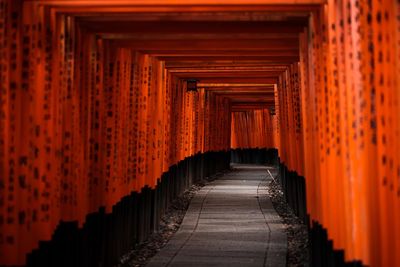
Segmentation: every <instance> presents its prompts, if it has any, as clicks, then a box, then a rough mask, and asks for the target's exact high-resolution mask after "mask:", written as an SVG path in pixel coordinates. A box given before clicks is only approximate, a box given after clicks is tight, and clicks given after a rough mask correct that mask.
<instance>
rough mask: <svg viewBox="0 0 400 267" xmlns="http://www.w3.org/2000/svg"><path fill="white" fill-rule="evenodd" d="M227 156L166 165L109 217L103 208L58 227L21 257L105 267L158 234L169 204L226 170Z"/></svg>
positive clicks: (49, 266) (46, 263)
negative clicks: (150, 183)
mask: <svg viewBox="0 0 400 267" xmlns="http://www.w3.org/2000/svg"><path fill="white" fill-rule="evenodd" d="M230 156H231V154H230V151H221V152H207V153H204V154H197V155H194V156H192V157H188V158H186V159H184V160H182V161H181V162H179V163H178V164H176V165H174V166H171V167H170V168H169V170H168V172H166V173H164V174H163V175H162V176H161V177H160V179H159V180H158V182H157V186H156V188H155V189H151V188H149V187H144V188H143V189H142V190H141V192H132V193H131V194H130V195H128V196H125V197H123V198H122V199H121V200H120V201H119V202H118V203H117V204H115V206H114V207H113V209H112V212H111V213H110V214H106V213H105V209H104V208H100V209H99V211H98V212H96V213H93V214H89V215H88V216H87V218H86V223H85V224H84V226H83V227H82V228H78V224H77V223H76V222H60V224H59V226H58V227H57V229H56V230H55V232H54V234H53V237H52V239H51V240H50V241H46V242H40V246H39V249H36V250H34V251H32V252H31V253H30V254H29V255H28V257H27V266H34V267H56V266H57V267H78V266H79V267H92V266H93V267H111V266H115V265H116V264H117V263H118V261H119V259H120V257H121V256H122V255H124V254H125V253H127V252H128V251H129V250H131V249H132V248H133V247H134V246H135V245H136V244H138V243H140V242H143V241H145V240H146V239H148V237H149V236H150V235H151V234H152V233H154V232H157V231H158V227H159V222H160V219H161V216H162V215H163V214H165V211H166V210H167V209H168V206H169V204H170V203H171V202H172V201H173V200H174V199H175V198H176V197H178V196H180V195H181V194H182V193H183V192H184V191H185V190H186V189H188V188H189V187H190V186H191V185H192V184H193V183H196V182H197V181H200V180H202V179H204V178H205V177H206V176H210V175H212V174H214V173H216V172H220V171H223V170H225V169H229V164H230Z"/></svg>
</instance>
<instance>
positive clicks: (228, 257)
mask: <svg viewBox="0 0 400 267" xmlns="http://www.w3.org/2000/svg"><path fill="white" fill-rule="evenodd" d="M268 171H269V172H270V173H271V174H272V176H274V177H275V176H276V170H275V169H273V168H269V167H266V166H256V165H234V166H233V170H232V171H231V172H229V173H226V174H225V175H223V176H222V177H220V178H219V179H218V180H215V181H213V182H212V183H210V184H208V185H207V186H205V187H203V188H202V189H201V190H200V191H199V192H198V193H197V194H196V195H195V196H194V197H193V199H192V201H191V203H190V206H189V209H188V211H187V213H186V215H185V218H184V220H183V222H182V225H181V227H180V228H179V230H178V231H177V232H176V234H175V235H174V236H173V237H172V239H171V240H170V241H169V242H168V244H167V245H166V246H165V247H164V248H163V249H162V250H161V251H160V252H159V253H158V254H157V255H156V256H155V257H154V258H153V259H152V260H151V262H150V263H149V264H148V265H147V266H150V267H153V266H157V267H158V266H185V267H186V266H207V267H209V266H274V267H279V266H286V249H287V244H286V242H287V241H286V234H285V233H284V231H283V226H282V224H281V219H280V217H279V216H278V215H277V213H276V212H275V210H274V208H273V207H272V203H271V201H270V199H269V197H268V196H267V185H268V183H269V181H270V179H272V178H271V175H270V174H269V172H268Z"/></svg>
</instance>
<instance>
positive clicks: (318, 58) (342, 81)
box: [0, 0, 400, 266]
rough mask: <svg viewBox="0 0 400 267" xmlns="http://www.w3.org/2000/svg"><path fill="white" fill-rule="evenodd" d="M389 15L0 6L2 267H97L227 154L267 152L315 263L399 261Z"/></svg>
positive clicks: (290, 9)
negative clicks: (275, 157)
mask: <svg viewBox="0 0 400 267" xmlns="http://www.w3.org/2000/svg"><path fill="white" fill-rule="evenodd" d="M399 8H400V4H399V1H395V0H393V1H392V0H382V1H378V0H370V1H361V0H360V1H352V0H335V1H334V0H328V1H321V0H296V1H294V0H282V1H278V0H271V1H268V0H232V1H227V0H218V1H211V0H186V1H179V0H148V1H144V0H113V1H111V0H110V1H105V0H31V1H29V0H25V1H23V0H0V55H1V56H0V266H22V265H25V264H31V265H32V264H33V265H35V264H36V266H58V265H55V264H54V262H53V264H52V260H54V257H55V256H54V255H56V257H58V258H59V259H61V260H60V262H63V261H67V262H69V264H70V265H69V266H111V265H113V264H114V263H115V261H116V259H117V258H118V257H119V256H121V255H122V254H124V253H126V252H127V250H129V248H130V247H131V245H132V242H136V241H138V240H139V241H140V240H143V239H145V238H146V235H148V233H149V232H151V231H153V230H154V229H155V227H156V225H157V221H158V219H159V218H160V215H161V214H162V213H163V211H164V210H165V206H166V205H167V204H165V203H167V202H168V200H170V199H171V198H172V197H174V196H176V195H177V194H179V193H180V192H181V191H182V190H184V189H185V188H187V186H188V185H189V184H190V181H192V180H193V179H194V178H193V177H192V178H191V179H192V180H188V179H186V178H185V179H184V177H187V176H189V177H191V176H196V177H197V178H199V177H200V176H206V175H209V174H211V173H215V172H217V171H220V170H223V169H224V168H229V161H230V155H231V154H230V152H231V150H234V149H236V150H237V149H238V148H241V149H251V148H253V149H255V148H257V149H259V150H262V149H272V148H275V149H276V151H278V153H279V161H280V172H281V176H282V177H281V180H282V181H284V183H283V186H284V189H285V192H286V194H289V195H287V198H288V199H289V202H290V204H291V205H292V206H293V208H294V210H295V211H296V212H297V214H298V215H299V216H300V217H301V218H302V219H303V220H304V221H305V222H306V223H307V224H308V225H309V227H310V233H311V235H310V236H311V239H312V242H313V243H312V246H311V247H312V252H313V253H314V255H316V256H313V258H316V259H317V261H316V262H314V265H324V264H323V263H324V259H325V258H326V257H330V255H331V254H333V255H334V257H340V255H341V256H343V255H344V256H343V257H344V260H345V261H346V262H358V263H362V264H363V265H369V266H400V212H399V211H400V154H399V151H400V106H399V101H400V79H399V77H400V65H399V64H400V61H399V59H400V49H399V48H400V45H399V44H400V9H399ZM188 80H190V82H191V83H195V84H197V90H193V91H192V90H187V89H188V88H187V85H188ZM192 80H195V81H192ZM268 151H269V150H268ZM196 177H195V178H196ZM200 178H201V177H200ZM182 181H184V182H182ZM188 181H189V182H188ZM171 188H172V189H171ZM171 192H172V193H171ZM171 194H172V196H171ZM149 201H150V204H149ZM138 207H139V208H138ZM148 210H151V212H149V211H148ZM127 220H128V222H126V221H127ZM329 248H331V250H329ZM329 251H330V252H329ZM324 253H325V254H324ZM318 255H320V256H318ZM318 257H320V259H319V262H318ZM100 262H102V264H103V265H99V263H100ZM95 264H97V265H95Z"/></svg>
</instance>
